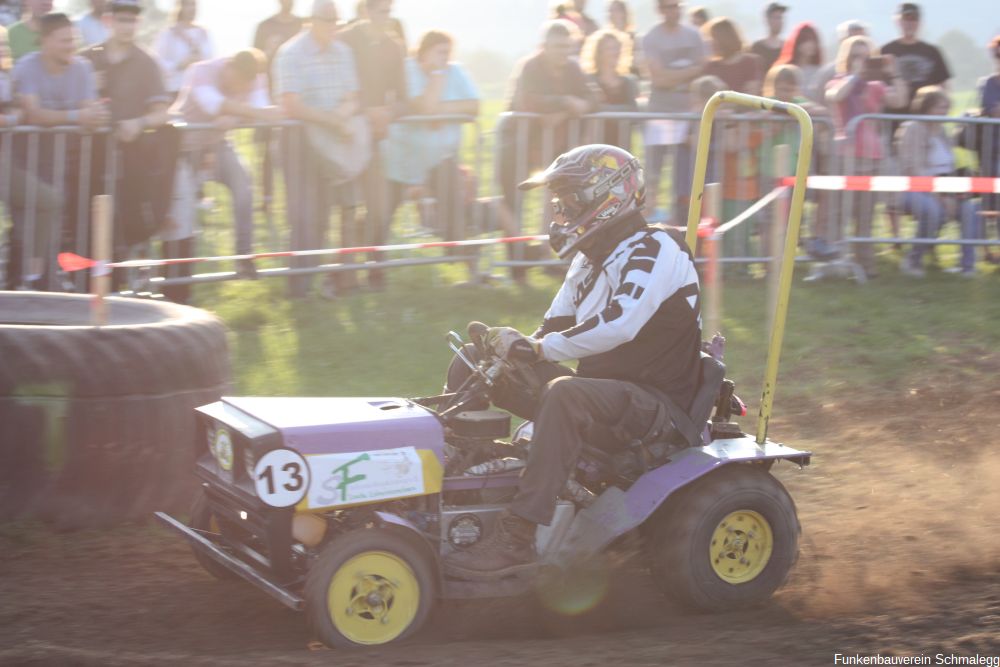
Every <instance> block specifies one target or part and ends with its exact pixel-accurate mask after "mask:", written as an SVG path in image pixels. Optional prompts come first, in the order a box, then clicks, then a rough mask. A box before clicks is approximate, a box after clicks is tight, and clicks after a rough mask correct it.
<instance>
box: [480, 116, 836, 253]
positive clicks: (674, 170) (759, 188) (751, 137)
mask: <svg viewBox="0 0 1000 667" xmlns="http://www.w3.org/2000/svg"><path fill="white" fill-rule="evenodd" d="M700 120H701V114H700V113H694V112H692V113H647V112H617V111H616V112H602V113H595V114H590V115H586V116H583V117H580V118H575V119H554V117H553V116H545V115H542V114H534V113H515V112H507V113H504V114H501V116H500V123H499V124H498V127H497V130H496V139H495V144H496V148H495V155H494V170H495V172H496V174H497V179H496V180H497V181H498V182H499V187H500V190H501V200H502V201H503V203H504V206H505V207H506V208H507V209H508V210H509V211H510V213H511V215H512V217H513V219H514V221H515V226H514V228H513V229H512V230H510V231H511V233H512V234H525V233H528V234H530V233H535V232H536V231H544V229H545V226H546V225H547V221H548V220H549V219H550V210H549V208H548V203H547V202H546V201H545V200H544V199H542V198H541V197H543V196H544V195H543V194H542V193H539V194H537V195H529V196H527V197H526V196H525V195H524V193H522V192H520V191H519V190H517V188H516V184H517V183H519V182H520V181H522V180H524V179H526V178H528V176H529V175H530V174H531V173H532V172H534V171H536V170H538V169H541V168H544V166H547V165H548V164H549V163H550V162H551V161H552V160H553V159H555V157H557V156H558V155H559V154H561V153H562V152H564V151H565V150H567V148H568V147H570V146H575V145H579V144H581V143H591V142H594V143H612V144H615V145H618V146H620V147H622V148H625V149H626V150H630V151H631V152H633V153H634V154H636V155H637V156H639V157H640V159H642V160H643V162H644V165H645V172H646V189H647V195H646V196H647V212H648V213H649V215H647V217H648V218H649V219H650V220H651V221H653V222H661V223H672V224H683V221H684V219H685V218H686V217H687V205H688V198H689V196H690V191H691V179H692V168H693V156H694V142H695V140H696V138H697V128H698V124H699V122H700ZM815 122H816V126H817V137H816V144H815V148H814V156H813V165H814V171H816V172H817V173H820V172H819V170H820V169H822V168H824V167H826V166H827V165H828V164H829V156H831V155H832V154H833V145H834V143H833V139H834V131H833V124H832V121H831V120H830V119H829V118H822V117H821V118H817V119H815ZM798 132H799V129H798V126H797V124H796V123H795V122H794V121H793V120H791V119H789V118H788V117H787V116H785V115H783V114H773V113H740V114H726V115H720V118H719V119H718V121H717V123H716V126H715V131H714V133H713V134H714V136H713V142H712V148H711V151H710V160H709V165H708V174H707V179H708V180H709V181H711V182H718V183H720V184H721V186H722V205H721V210H720V211H718V215H719V219H720V220H721V221H726V220H730V219H732V218H735V217H736V216H737V215H739V214H740V213H741V212H742V211H743V210H745V209H747V208H749V207H750V206H751V205H752V204H753V203H754V202H755V201H756V200H757V199H758V198H760V197H762V196H764V195H765V194H766V193H768V192H770V191H771V190H772V188H773V187H774V184H775V182H776V180H777V179H778V178H780V177H782V176H787V175H789V174H790V173H791V172H790V169H791V164H792V163H793V160H794V158H790V159H789V161H788V162H787V163H786V164H785V165H779V164H777V163H776V162H775V160H774V157H773V156H774V154H775V151H774V148H775V147H776V146H778V145H789V146H793V145H798ZM817 198H818V200H819V201H818V206H816V207H814V208H815V209H817V210H816V215H815V216H814V218H816V219H817V220H819V221H820V223H821V224H823V225H825V224H827V221H828V220H834V219H836V218H837V217H838V215H839V213H838V212H837V210H836V207H837V206H838V205H839V201H838V200H837V198H836V197H833V196H832V195H827V194H822V195H819V196H818V197H817ZM664 202H665V204H664ZM770 222H771V217H768V216H754V217H751V218H750V220H748V221H747V222H746V223H745V224H743V225H740V226H738V228H736V229H733V230H731V232H730V234H729V235H727V237H726V240H725V244H724V245H725V247H724V249H723V250H722V254H723V255H724V257H722V258H720V261H722V262H723V263H726V264H755V263H764V262H767V261H769V259H770V252H769V243H770V241H769V233H770V231H769V230H770ZM814 226H816V225H814ZM758 239H759V240H758ZM511 254H512V258H511V261H508V262H498V263H496V265H499V266H515V267H517V266H533V265H539V264H542V265H545V264H559V263H560V262H556V261H554V260H551V259H550V260H545V259H541V260H538V259H532V260H528V259H526V258H525V257H524V256H523V255H521V256H518V254H517V253H516V252H512V253H511ZM542 254H543V255H546V256H548V253H544V252H543V253H542Z"/></svg>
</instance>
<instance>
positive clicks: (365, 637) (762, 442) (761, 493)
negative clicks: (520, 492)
mask: <svg viewBox="0 0 1000 667" xmlns="http://www.w3.org/2000/svg"><path fill="white" fill-rule="evenodd" d="M728 101H732V102H736V103H738V104H742V105H745V106H753V107H756V108H761V107H763V108H765V109H769V110H775V111H784V112H786V113H788V114H790V115H792V116H794V117H795V118H797V119H798V121H799V123H800V126H801V128H802V144H801V146H800V149H799V164H798V170H797V182H796V186H795V192H794V195H793V200H792V206H791V216H790V221H789V232H788V236H787V239H786V247H785V254H784V260H785V261H784V265H783V268H782V272H781V279H780V294H779V299H778V306H777V309H776V313H775V317H774V325H773V329H772V337H771V347H770V352H769V357H768V364H767V370H766V375H765V381H764V390H763V395H762V400H761V406H760V414H759V417H758V424H757V433H756V437H755V436H752V435H748V434H746V433H744V432H743V431H742V429H741V428H740V426H739V425H738V424H736V423H734V422H733V421H732V417H734V416H738V415H740V414H745V410H744V409H743V408H742V403H741V402H740V401H739V400H738V399H737V398H735V395H734V394H733V384H732V382H730V381H729V380H726V379H725V378H724V374H725V367H724V366H723V364H722V363H721V355H722V345H721V343H722V341H721V338H718V337H717V338H716V339H715V340H714V341H713V343H712V344H709V345H706V346H705V347H706V350H707V352H705V353H703V354H702V359H701V368H700V381H699V385H698V388H697V392H696V396H695V400H694V402H693V404H692V407H691V409H690V411H689V414H688V415H687V420H684V419H681V420H679V421H680V422H683V423H677V422H678V420H675V428H674V429H672V430H670V431H668V432H666V433H662V434H657V435H656V437H654V438H653V439H652V441H651V442H643V441H635V442H630V443H618V444H616V445H614V446H612V445H611V444H610V443H607V442H593V443H589V444H588V445H587V446H585V447H584V448H583V452H582V454H581V456H580V457H579V460H578V463H577V467H576V470H575V473H574V475H573V477H571V479H570V481H569V483H568V484H567V486H566V488H565V490H564V492H563V493H562V494H561V497H560V500H559V501H558V504H557V508H556V513H555V517H554V519H553V520H552V522H551V524H550V525H548V526H539V527H538V530H537V532H536V535H535V544H536V550H537V553H538V565H537V567H536V568H535V569H534V570H531V571H529V572H527V573H522V574H519V575H517V576H510V577H507V578H504V579H496V580H483V581H469V580H461V579H455V578H450V577H448V576H447V575H446V574H445V572H444V571H443V569H442V567H441V560H442V558H443V557H444V556H446V555H447V554H449V553H451V552H452V551H453V550H457V549H465V548H468V547H469V546H470V545H473V544H475V543H477V542H478V541H479V540H480V539H481V538H482V537H483V536H484V535H486V534H488V532H489V531H490V530H491V528H492V526H493V522H494V521H496V520H497V517H498V516H499V515H500V514H501V512H502V511H503V510H504V509H505V507H506V502H507V501H509V500H510V499H511V498H512V497H513V495H514V492H515V491H516V489H517V485H518V480H519V475H520V469H521V468H523V467H524V464H525V460H526V458H527V453H528V451H529V450H530V447H531V446H532V443H531V430H532V425H531V422H525V423H524V424H522V425H521V426H519V427H518V429H517V430H516V431H515V433H514V436H513V438H509V436H510V429H511V416H510V414H508V413H506V412H501V411H497V410H488V409H487V410H482V409H478V408H479V407H481V405H482V404H483V402H484V400H488V396H489V395H490V391H491V389H492V388H493V387H494V386H495V385H496V384H497V383H500V382H518V381H520V380H519V378H524V377H525V369H524V368H521V367H519V366H518V363H517V362H515V361H510V360H508V359H506V358H502V357H499V356H497V355H496V354H495V353H494V352H493V351H492V350H491V349H490V347H489V346H488V345H486V344H484V342H483V334H484V332H485V325H482V324H480V323H472V324H470V326H469V338H470V339H471V347H470V346H469V345H467V344H465V342H464V341H463V340H462V337H461V336H459V335H458V334H456V333H453V332H452V333H450V334H449V339H448V342H449V346H450V347H451V349H452V351H453V352H454V353H455V354H456V355H457V357H458V358H459V359H461V360H462V362H463V363H465V364H466V365H467V366H468V368H469V370H470V374H469V376H468V379H467V380H466V381H465V382H464V383H463V384H462V385H461V386H460V387H459V388H458V389H457V390H456V391H453V392H449V393H445V394H442V395H440V396H434V397H427V398H416V399H402V398H254V397H244V398H224V399H222V400H221V401H219V402H216V403H212V404H210V405H206V406H203V407H201V408H199V409H198V412H199V437H198V440H197V441H196V443H195V446H196V447H197V449H198V453H199V458H198V461H197V465H196V470H195V472H196V474H197V476H198V478H199V479H200V480H201V482H202V485H201V489H200V490H199V492H198V494H197V496H196V498H195V500H194V504H193V507H192V511H191V517H190V524H189V525H185V524H183V523H182V522H180V521H178V520H177V519H175V518H173V517H171V516H168V515H166V514H163V513H157V514H156V516H157V518H158V519H159V520H161V521H162V522H163V523H165V524H166V525H167V526H169V527H170V528H172V529H174V530H176V531H178V532H179V533H180V534H181V535H183V536H184V537H185V538H186V539H187V540H188V541H189V542H190V543H191V545H192V547H193V550H194V555H195V558H196V559H197V560H198V561H199V562H200V563H201V565H202V566H203V567H204V568H205V569H206V570H207V571H208V572H209V573H210V574H212V575H213V576H215V577H217V578H219V579H236V578H242V579H245V580H246V581H248V582H250V583H252V584H254V585H255V586H257V587H258V588H260V589H261V590H263V591H264V592H266V593H268V594H269V595H271V596H272V597H274V598H276V599H277V600H279V601H280V602H282V603H283V604H285V605H287V606H288V607H291V608H292V609H295V610H300V611H303V612H304V613H305V615H306V620H307V622H308V623H309V625H310V627H311V628H312V630H313V632H314V633H315V635H316V637H317V638H318V639H319V640H321V641H322V642H323V643H325V644H327V645H328V646H338V647H357V646H366V645H368V646H370V645H384V644H388V643H391V642H397V641H400V640H403V639H405V638H406V637H408V636H411V635H412V634H414V633H415V632H417V631H418V630H419V628H420V627H421V625H422V624H423V623H424V621H425V620H426V619H427V616H428V614H429V612H430V610H431V607H432V605H433V604H434V603H435V602H436V601H438V600H448V599H456V598H477V597H479V598H487V597H492V598H497V597H507V596H515V595H522V594H524V593H526V592H529V591H531V590H532V589H534V588H536V587H537V586H538V585H539V582H540V581H545V580H549V581H551V580H558V578H559V576H560V573H565V572H569V571H571V570H572V569H573V568H574V567H578V566H579V564H581V563H587V562H590V561H592V560H594V559H596V558H599V557H600V556H601V555H602V554H605V553H607V552H608V551H609V550H612V549H614V548H615V547H616V545H619V544H621V543H622V542H623V541H626V540H628V539H629V538H630V537H633V536H638V537H639V538H640V541H641V544H642V545H643V547H642V557H643V558H644V560H645V565H646V566H647V567H648V569H649V570H650V571H651V573H652V575H653V577H654V579H655V581H656V582H657V584H658V585H659V586H660V587H661V588H662V589H663V591H664V592H665V593H666V594H667V595H669V596H670V597H671V598H673V599H674V600H676V601H678V602H680V603H682V604H685V605H688V606H690V607H694V608H697V609H701V610H708V611H715V610H733V609H739V608H744V607H749V606H752V605H756V604H759V603H761V602H763V601H765V600H766V599H768V598H769V597H770V596H771V594H772V593H773V592H774V591H775V590H776V589H777V588H778V587H780V586H781V585H782V583H783V582H784V581H785V579H786V578H787V576H788V574H789V572H790V570H791V568H792V566H793V565H794V563H795V561H796V558H797V555H798V537H799V532H800V529H799V523H798V519H797V517H796V511H795V506H794V503H793V502H792V499H791V498H790V496H789V495H788V493H787V491H786V490H785V489H784V487H783V486H782V485H781V483H780V482H779V481H778V480H777V479H776V478H775V477H773V476H772V475H771V474H770V470H771V467H772V466H773V465H774V463H775V462H776V461H778V460H786V461H790V462H792V463H794V464H797V465H799V466H804V465H807V464H808V463H809V459H810V454H809V453H808V452H803V451H798V450H795V449H792V448H790V447H787V446H784V445H782V444H779V443H776V442H773V441H771V440H769V439H767V437H766V436H767V423H768V419H769V417H770V411H771V405H772V401H773V390H774V384H775V380H776V377H777V368H778V354H779V352H780V348H781V338H782V333H783V328H784V322H785V314H786V311H787V306H788V293H789V291H790V288H791V277H792V276H791V271H792V268H793V267H792V264H793V261H794V255H795V249H796V244H797V242H798V227H799V222H800V219H801V211H802V203H803V197H804V179H805V175H806V172H807V170H808V159H809V155H810V153H811V140H812V126H811V123H810V121H809V118H808V116H807V115H806V113H805V111H803V110H802V109H801V108H800V107H797V106H795V105H791V104H783V103H780V102H776V101H773V100H766V99H763V98H758V97H752V96H748V95H740V94H736V93H728V92H727V93H719V94H718V95H716V96H715V97H713V98H712V100H710V101H709V103H708V105H707V106H706V109H705V116H704V121H703V122H702V127H701V137H700V142H699V150H698V156H697V161H696V164H695V169H696V171H695V174H696V179H695V183H694V195H695V196H694V197H693V200H692V201H694V202H695V204H694V205H693V206H692V208H691V212H690V216H689V224H688V238H687V241H688V245H689V246H690V247H692V248H693V247H694V240H695V239H694V235H695V234H696V233H697V224H698V221H699V220H700V216H701V211H700V202H701V195H702V192H703V189H704V180H705V165H706V158H707V148H708V139H709V137H710V136H711V127H712V120H713V118H714V115H715V110H716V108H717V107H718V106H719V105H720V104H721V103H723V102H728ZM470 350H474V351H475V353H476V354H475V355H470V354H469V351H470ZM734 412H735V413H736V414H735V415H734Z"/></svg>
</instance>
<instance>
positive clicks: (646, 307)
mask: <svg viewBox="0 0 1000 667" xmlns="http://www.w3.org/2000/svg"><path fill="white" fill-rule="evenodd" d="M535 336H536V337H539V338H541V340H542V354H543V355H544V356H545V358H546V359H549V360H551V361H567V360H570V359H579V360H580V363H579V366H578V369H577V372H578V374H579V375H580V376H583V377H592V378H607V379H615V380H627V381H630V382H636V383H639V384H646V385H651V386H653V387H656V388H657V389H659V390H661V391H663V392H665V393H666V394H667V395H668V396H670V397H671V398H672V399H673V400H674V401H675V402H676V403H677V404H678V405H679V406H681V407H682V408H685V409H686V408H687V407H688V406H689V405H690V403H691V400H692V398H693V396H694V391H695V387H696V384H697V380H698V359H699V353H700V350H701V304H700V301H699V291H698V274H697V272H696V271H695V267H694V261H693V258H692V256H691V253H690V251H689V250H688V249H687V246H686V244H685V243H684V240H683V238H682V237H681V235H680V234H679V233H677V232H673V231H666V230H663V229H659V228H654V227H643V228H642V229H641V230H640V231H637V232H636V233H634V234H631V235H630V236H628V237H627V238H625V239H624V240H623V241H621V242H620V243H619V244H618V245H617V247H615V249H614V250H612V251H611V253H610V254H609V255H608V256H607V258H606V259H605V260H604V261H603V262H601V263H599V264H595V263H592V262H591V260H590V259H588V258H587V257H586V256H584V255H583V254H582V253H580V254H577V256H576V257H575V258H574V260H573V262H572V264H571V265H570V268H569V272H568V273H567V275H566V280H565V282H564V283H563V285H562V287H561V288H560V289H559V293H558V294H556V296H555V299H554V300H553V301H552V305H551V306H550V307H549V310H548V312H547V313H546V314H545V321H544V322H543V324H542V326H541V328H540V329H539V330H538V331H537V332H535Z"/></svg>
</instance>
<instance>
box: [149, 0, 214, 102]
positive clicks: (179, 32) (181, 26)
mask: <svg viewBox="0 0 1000 667" xmlns="http://www.w3.org/2000/svg"><path fill="white" fill-rule="evenodd" d="M197 16H198V0H177V4H176V6H175V8H174V23H173V25H172V26H170V27H169V28H167V29H165V30H164V31H163V32H161V33H160V36H159V37H158V38H157V40H156V47H155V51H156V56H157V58H159V60H160V66H161V67H162V68H163V83H164V85H165V86H166V88H167V92H169V93H170V94H171V95H173V96H174V97H177V93H178V92H179V91H180V89H181V80H182V79H183V77H184V72H185V70H187V68H188V67H190V66H191V65H193V64H194V63H196V62H199V61H201V60H208V59H209V58H212V57H214V56H215V50H214V48H213V46H212V39H211V37H210V36H209V34H208V31H207V30H206V29H205V28H203V27H202V26H200V25H197V24H196V23H195V19H196V18H197Z"/></svg>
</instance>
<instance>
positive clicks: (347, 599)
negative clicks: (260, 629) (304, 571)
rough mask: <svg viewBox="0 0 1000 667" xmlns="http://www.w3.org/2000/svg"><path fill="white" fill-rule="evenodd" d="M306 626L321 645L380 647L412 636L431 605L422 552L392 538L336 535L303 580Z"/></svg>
mask: <svg viewBox="0 0 1000 667" xmlns="http://www.w3.org/2000/svg"><path fill="white" fill-rule="evenodd" d="M305 592H306V613H307V616H308V619H309V623H310V626H311V627H312V629H313V631H314V632H315V633H316V635H317V638H318V639H320V640H321V641H322V642H323V643H325V644H326V645H327V646H331V647H332V646H339V647H357V646H380V645H384V644H389V643H392V642H397V641H400V640H402V639H405V638H406V637H408V636H410V635H411V634H413V633H414V632H416V631H417V630H418V629H419V628H420V626H421V625H423V623H424V621H425V620H426V618H427V615H428V613H429V612H430V609H431V606H432V604H433V601H434V597H435V592H434V574H433V570H432V568H431V564H430V563H429V562H428V558H427V556H426V555H425V554H424V553H423V551H422V549H421V548H420V547H419V546H417V545H415V544H413V543H411V542H410V541H409V540H407V539H406V538H405V537H402V536H401V535H399V534H398V533H395V532H393V531H391V530H386V529H377V528H376V529H364V530H357V531H353V532H350V533H345V534H343V535H338V536H337V537H335V538H334V539H333V540H331V542H330V543H329V544H328V545H327V546H326V547H325V548H324V550H323V552H322V553H321V554H320V556H319V558H318V560H317V562H316V564H315V565H314V566H313V568H312V570H310V572H309V577H308V579H307V581H306V590H305Z"/></svg>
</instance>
